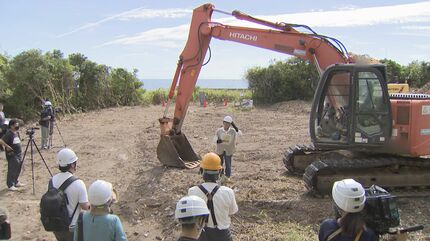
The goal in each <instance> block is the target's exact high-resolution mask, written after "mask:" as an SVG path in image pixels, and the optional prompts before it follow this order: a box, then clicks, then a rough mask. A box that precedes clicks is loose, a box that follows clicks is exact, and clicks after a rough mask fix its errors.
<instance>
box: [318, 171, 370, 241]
mask: <svg viewBox="0 0 430 241" xmlns="http://www.w3.org/2000/svg"><path fill="white" fill-rule="evenodd" d="M332 197H333V201H334V204H333V206H334V209H335V213H337V214H339V215H336V216H340V217H339V218H337V219H326V220H324V221H323V222H322V224H321V226H320V230H319V233H318V240H319V241H377V240H378V238H377V236H376V235H375V233H374V232H373V231H372V230H371V229H370V228H368V227H367V226H366V223H365V222H364V219H363V217H362V215H361V211H362V210H363V208H364V205H365V203H366V196H365V191H364V188H363V186H362V185H361V184H360V183H358V182H356V181H355V180H354V179H344V180H341V181H337V182H335V183H334V184H333V189H332Z"/></svg>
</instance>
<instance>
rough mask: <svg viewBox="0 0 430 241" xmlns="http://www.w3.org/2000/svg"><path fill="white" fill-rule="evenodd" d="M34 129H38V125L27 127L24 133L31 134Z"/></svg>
mask: <svg viewBox="0 0 430 241" xmlns="http://www.w3.org/2000/svg"><path fill="white" fill-rule="evenodd" d="M35 130H39V128H38V127H30V128H27V130H26V131H25V134H26V135H28V136H33V135H34V133H35V132H36V131H35Z"/></svg>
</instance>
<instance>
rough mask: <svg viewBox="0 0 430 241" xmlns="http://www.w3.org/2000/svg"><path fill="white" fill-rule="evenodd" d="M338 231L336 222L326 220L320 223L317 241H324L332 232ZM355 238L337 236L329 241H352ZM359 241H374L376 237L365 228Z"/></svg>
mask: <svg viewBox="0 0 430 241" xmlns="http://www.w3.org/2000/svg"><path fill="white" fill-rule="evenodd" d="M338 229H339V225H338V224H337V221H336V220H335V219H326V220H324V222H322V224H321V226H320V231H319V233H318V240H319V241H326V239H327V237H328V236H330V234H332V233H333V232H334V231H336V230H338ZM354 239H355V237H351V236H346V235H344V234H342V233H341V234H339V235H337V236H335V237H334V238H333V239H332V240H331V241H354ZM359 240H360V241H376V240H377V239H376V235H375V233H373V231H372V230H371V229H369V228H365V229H364V230H363V233H362V234H361V237H360V239H359Z"/></svg>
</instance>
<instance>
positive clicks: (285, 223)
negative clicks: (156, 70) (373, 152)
mask: <svg viewBox="0 0 430 241" xmlns="http://www.w3.org/2000/svg"><path fill="white" fill-rule="evenodd" d="M163 110H164V109H163V108H162V107H161V106H150V107H122V108H113V109H105V110H102V111H97V112H91V113H84V114H76V115H72V116H65V117H63V118H61V120H59V121H58V126H59V127H60V131H61V134H62V135H63V137H64V140H65V142H66V144H67V147H70V148H72V149H73V150H75V152H76V153H77V155H78V157H79V160H78V171H77V173H76V175H77V176H78V177H80V178H81V179H82V180H83V181H84V182H85V183H86V185H87V187H88V186H89V185H90V184H91V183H92V182H93V181H95V180H96V179H104V180H108V181H110V182H112V183H113V184H114V186H115V187H116V189H117V190H118V192H119V195H120V202H119V203H118V204H117V205H116V206H115V207H114V212H115V213H116V214H118V215H119V216H120V218H121V220H122V222H123V226H124V228H125V230H126V233H127V237H128V240H131V241H138V240H176V239H175V238H176V237H177V234H178V226H177V225H176V224H175V222H174V221H173V213H174V207H175V203H176V201H177V200H178V199H179V198H180V197H181V196H183V195H185V194H186V192H187V189H188V188H189V187H191V186H193V185H196V184H198V183H199V182H200V181H201V180H200V176H199V175H198V174H197V169H194V170H181V169H173V168H166V167H163V166H162V165H161V163H159V162H158V160H157V157H156V147H157V144H158V140H159V126H158V121H157V119H158V118H159V117H161V116H162V113H163ZM309 111H310V103H308V102H301V101H293V102H285V103H282V104H277V105H273V106H270V107H264V108H263V107H262V108H255V109H253V110H250V111H238V110H235V109H234V108H233V107H224V106H218V107H217V106H208V107H207V108H201V107H197V106H193V105H191V106H190V109H189V111H188V115H187V117H186V120H185V124H184V126H183V132H184V133H185V134H186V135H187V137H188V139H189V140H190V142H191V144H192V146H193V147H194V149H195V150H196V152H198V153H200V154H204V153H206V152H208V151H211V150H213V149H214V146H213V144H212V143H211V140H212V137H213V134H214V132H215V130H216V129H217V128H218V127H220V126H221V124H222V118H223V116H224V115H226V114H229V115H232V116H233V118H234V119H235V122H236V123H237V124H238V126H239V128H240V129H242V131H243V133H244V135H243V136H242V137H241V138H240V140H239V143H238V147H237V150H238V151H237V153H236V154H235V155H234V156H233V176H232V179H233V183H231V184H228V185H229V186H230V187H231V188H233V189H234V190H235V192H236V199H237V202H238V205H239V212H238V214H237V215H235V216H234V218H233V224H232V231H233V234H234V237H235V240H317V235H316V233H317V231H318V225H319V224H320V223H321V221H322V220H323V219H324V218H326V217H330V216H331V203H330V199H329V198H313V197H311V196H309V195H307V194H306V189H305V187H304V184H303V182H302V180H301V178H300V177H295V176H290V175H289V174H288V173H286V171H285V168H284V166H283V163H282V156H283V153H284V152H285V150H286V149H287V148H288V146H290V145H293V144H296V143H308V142H309V138H308V114H309ZM24 131H25V130H22V131H21V134H22V137H23V136H25V135H24V133H23V132H24ZM36 142H37V143H40V133H37V134H36ZM26 143H27V140H24V141H23V145H25V144H26ZM54 146H55V148H54V149H51V150H48V151H43V152H42V154H43V156H44V158H45V160H46V162H47V164H48V166H49V168H50V169H51V171H52V172H53V173H56V172H58V169H57V167H56V164H55V155H56V152H57V151H58V150H59V149H60V146H62V142H61V139H60V136H59V135H58V132H57V131H55V133H54ZM23 148H25V146H24V147H23ZM28 154H29V153H28ZM0 155H1V157H0V163H1V164H0V173H1V175H0V205H1V206H5V207H6V208H7V209H8V210H9V213H10V220H11V222H12V225H13V226H12V230H13V238H12V240H16V241H21V240H37V241H42V240H55V238H54V236H53V235H52V234H51V233H47V232H45V231H44V229H43V227H42V225H41V222H40V220H39V218H40V216H39V201H40V197H41V195H42V194H43V193H44V192H45V191H46V187H47V183H48V179H49V173H48V171H47V169H46V168H45V166H44V164H43V162H42V160H41V158H40V157H39V155H38V154H37V152H35V153H34V164H35V166H34V171H35V180H34V183H35V191H36V192H35V195H33V194H32V172H31V170H32V168H31V161H30V158H29V157H27V158H26V160H25V171H24V172H23V173H22V175H21V181H22V182H24V183H26V184H27V186H26V187H24V188H22V191H20V192H9V191H7V189H6V184H5V179H6V168H7V164H6V161H5V158H4V154H3V153H1V154H0ZM429 200H430V198H429V197H425V198H413V199H411V198H402V199H399V202H398V204H399V206H400V211H401V217H402V225H405V226H408V225H413V224H429V223H430V202H429ZM409 240H430V229H429V227H428V226H427V227H426V229H425V230H424V231H422V232H417V233H414V234H413V236H411V237H410V239H409Z"/></svg>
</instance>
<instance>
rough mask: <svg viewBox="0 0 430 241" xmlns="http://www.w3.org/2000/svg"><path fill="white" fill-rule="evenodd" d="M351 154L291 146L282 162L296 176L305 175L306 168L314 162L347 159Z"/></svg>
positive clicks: (312, 147) (306, 146) (305, 146)
mask: <svg viewBox="0 0 430 241" xmlns="http://www.w3.org/2000/svg"><path fill="white" fill-rule="evenodd" d="M349 156H350V153H349V152H346V151H330V150H324V149H320V148H316V147H315V146H314V145H313V144H310V145H294V146H290V147H289V148H288V150H287V151H286V152H285V154H284V158H283V159H282V161H283V162H284V165H285V167H286V168H287V170H288V171H289V172H290V173H291V174H294V175H300V176H301V175H303V173H304V172H305V169H306V167H308V166H309V165H310V164H312V163H313V162H314V161H317V160H322V159H340V160H343V159H347V158H349Z"/></svg>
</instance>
